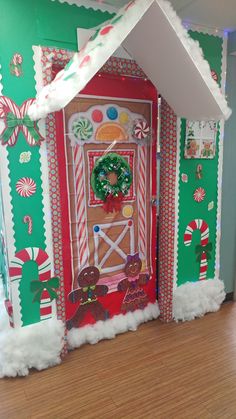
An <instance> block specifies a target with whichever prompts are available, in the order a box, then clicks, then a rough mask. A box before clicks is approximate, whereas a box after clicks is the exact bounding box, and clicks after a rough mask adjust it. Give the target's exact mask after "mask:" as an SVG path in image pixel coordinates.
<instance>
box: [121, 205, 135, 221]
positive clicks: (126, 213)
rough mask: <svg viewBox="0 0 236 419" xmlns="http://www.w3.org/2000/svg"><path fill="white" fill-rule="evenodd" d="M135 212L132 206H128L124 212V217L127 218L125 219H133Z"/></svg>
mask: <svg viewBox="0 0 236 419" xmlns="http://www.w3.org/2000/svg"><path fill="white" fill-rule="evenodd" d="M133 212H134V210H133V207H132V205H126V206H125V207H124V208H123V210H122V214H123V217H125V218H130V217H132V215H133Z"/></svg>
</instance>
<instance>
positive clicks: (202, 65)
mask: <svg viewBox="0 0 236 419" xmlns="http://www.w3.org/2000/svg"><path fill="white" fill-rule="evenodd" d="M156 1H157V3H158V4H159V5H160V6H161V8H162V10H163V11H164V12H165V14H166V16H167V17H168V19H169V21H170V22H171V24H172V26H173V28H174V30H175V32H176V33H177V35H178V37H179V39H180V40H181V42H182V44H183V45H184V47H185V49H186V50H187V51H188V53H189V55H190V56H191V58H192V60H193V62H195V64H196V65H197V67H198V70H199V72H200V73H201V75H202V77H203V79H204V81H205V83H206V85H207V86H208V88H209V89H210V90H211V92H212V94H213V95H214V97H215V99H216V101H217V103H218V105H219V106H220V108H221V109H222V111H223V113H224V115H225V117H226V119H228V118H229V117H230V115H231V113H232V111H231V109H230V108H229V107H228V104H227V101H226V99H225V97H224V96H223V94H222V92H221V90H220V88H219V85H218V83H217V82H216V81H215V80H214V79H213V78H212V76H211V69H210V66H209V63H208V62H207V61H206V60H205V59H204V56H203V51H202V49H201V47H200V45H199V42H198V41H195V40H193V39H192V38H191V37H190V35H189V34H188V31H187V30H186V29H185V28H184V27H183V24H182V22H181V19H180V18H179V16H178V15H177V14H176V12H175V10H174V9H173V7H172V5H171V4H170V3H169V2H168V1H165V0H156Z"/></svg>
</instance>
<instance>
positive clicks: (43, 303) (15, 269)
mask: <svg viewBox="0 0 236 419" xmlns="http://www.w3.org/2000/svg"><path fill="white" fill-rule="evenodd" d="M30 260H33V261H35V262H36V263H37V264H38V271H39V281H42V282H44V281H48V280H49V279H50V278H51V263H50V260H49V257H48V254H47V253H46V252H45V251H44V250H42V249H40V248H38V247H27V248H26V249H23V250H20V251H19V252H17V253H16V254H15V257H14V259H13V260H12V262H11V267H10V269H9V273H10V278H11V282H13V281H20V280H21V279H22V269H23V266H24V264H25V263H26V262H28V261H30ZM32 279H35V278H32ZM32 299H33V296H32ZM51 317H52V303H51V299H50V296H49V294H48V291H47V290H45V289H44V290H43V292H42V295H41V299H40V320H46V319H49V318H51Z"/></svg>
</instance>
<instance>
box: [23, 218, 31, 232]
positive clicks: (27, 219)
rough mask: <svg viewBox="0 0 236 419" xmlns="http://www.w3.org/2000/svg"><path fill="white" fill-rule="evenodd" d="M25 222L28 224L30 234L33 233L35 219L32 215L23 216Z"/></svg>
mask: <svg viewBox="0 0 236 419" xmlns="http://www.w3.org/2000/svg"><path fill="white" fill-rule="evenodd" d="M23 221H24V223H25V224H27V225H28V234H29V235H31V234H32V231H33V221H32V217H31V216H30V215H25V216H24V218H23Z"/></svg>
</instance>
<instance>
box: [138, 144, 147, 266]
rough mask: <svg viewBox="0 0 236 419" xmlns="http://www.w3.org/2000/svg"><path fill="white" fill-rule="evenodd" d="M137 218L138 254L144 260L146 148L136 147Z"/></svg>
mask: <svg viewBox="0 0 236 419" xmlns="http://www.w3.org/2000/svg"><path fill="white" fill-rule="evenodd" d="M138 173H139V176H138V216H139V225H138V227H139V253H140V256H141V258H142V259H145V258H146V208H145V203H146V200H145V196H146V147H145V146H142V147H141V146H140V147H138Z"/></svg>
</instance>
